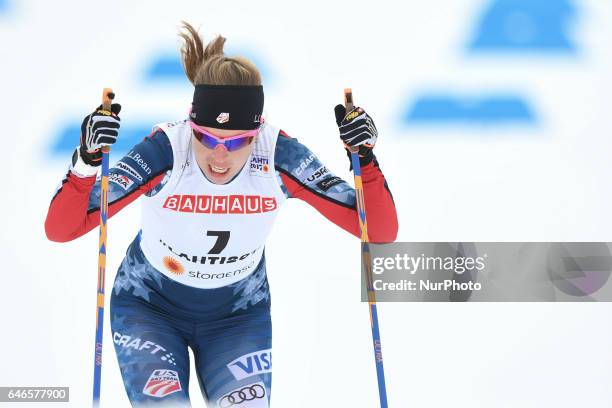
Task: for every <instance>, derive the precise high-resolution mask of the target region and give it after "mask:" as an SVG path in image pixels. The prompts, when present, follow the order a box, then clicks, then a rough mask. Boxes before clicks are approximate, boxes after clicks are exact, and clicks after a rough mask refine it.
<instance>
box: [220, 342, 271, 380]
mask: <svg viewBox="0 0 612 408" xmlns="http://www.w3.org/2000/svg"><path fill="white" fill-rule="evenodd" d="M227 368H228V369H229V370H230V371H231V373H232V375H233V376H234V378H235V379H236V380H242V379H245V378H247V377H251V376H253V375H256V374H264V373H269V372H271V371H272V349H266V350H259V351H256V352H254V353H250V354H245V355H244V356H242V357H238V358H237V359H236V360H234V361H232V362H231V363H229V364H228V365H227Z"/></svg>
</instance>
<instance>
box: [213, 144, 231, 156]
mask: <svg viewBox="0 0 612 408" xmlns="http://www.w3.org/2000/svg"><path fill="white" fill-rule="evenodd" d="M227 154H228V152H227V148H226V147H225V145H223V144H218V145H217V146H215V148H214V150H213V157H214V158H215V159H222V158H225V157H227Z"/></svg>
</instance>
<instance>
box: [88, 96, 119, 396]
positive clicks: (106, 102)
mask: <svg viewBox="0 0 612 408" xmlns="http://www.w3.org/2000/svg"><path fill="white" fill-rule="evenodd" d="M114 98H115V94H114V93H113V90H112V89H110V88H104V91H103V92H102V109H104V110H105V111H108V112H109V114H110V112H111V103H112V100H113V99H114ZM109 153H110V147H109V146H103V147H102V179H101V182H100V183H101V184H100V187H101V188H100V238H99V241H98V243H99V244H98V248H99V252H98V290H97V299H96V343H95V351H94V378H93V404H92V406H93V407H94V408H97V407H99V406H100V385H101V382H102V340H103V329H104V282H105V279H106V249H107V246H106V232H107V228H106V221H107V219H108V160H109Z"/></svg>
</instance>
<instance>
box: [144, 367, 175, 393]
mask: <svg viewBox="0 0 612 408" xmlns="http://www.w3.org/2000/svg"><path fill="white" fill-rule="evenodd" d="M181 389H182V388H181V382H180V380H179V376H178V373H177V372H176V371H173V370H155V371H153V373H151V376H150V377H149V381H147V383H146V384H145V386H144V389H143V390H142V392H143V393H144V394H145V395H150V396H151V397H156V398H163V397H165V396H167V395H170V394H172V393H174V392H177V391H180V390H181Z"/></svg>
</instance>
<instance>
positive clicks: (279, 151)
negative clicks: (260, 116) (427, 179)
mask: <svg viewBox="0 0 612 408" xmlns="http://www.w3.org/2000/svg"><path fill="white" fill-rule="evenodd" d="M274 163H275V168H276V170H277V171H278V172H279V174H280V179H281V182H282V185H283V187H284V189H286V190H287V196H288V197H295V198H299V199H301V200H303V201H305V202H307V203H308V204H310V205H311V206H312V207H314V208H315V209H316V210H317V211H319V212H320V213H321V214H323V215H324V216H325V217H326V218H327V219H329V220H330V221H332V222H333V223H334V224H336V225H338V226H339V227H341V228H343V229H345V230H346V231H348V232H350V233H351V234H353V235H355V236H357V237H360V236H361V233H360V230H359V219H358V217H357V209H356V203H355V190H354V189H353V188H352V187H351V186H350V185H349V184H348V183H347V182H346V181H344V180H342V179H341V178H340V177H337V176H335V175H334V174H333V173H332V172H330V171H329V169H327V167H326V166H325V165H323V164H322V163H321V162H320V161H319V159H318V158H317V157H316V156H315V155H314V154H313V153H312V152H311V151H310V150H309V149H308V148H307V147H305V146H304V145H302V144H301V143H299V142H298V141H297V139H293V138H291V137H289V136H288V135H287V134H286V133H285V132H283V131H281V132H280V134H279V136H278V141H277V142H276V151H275V155H274ZM361 174H362V182H363V194H364V200H365V207H366V212H367V219H368V234H369V238H370V242H392V241H394V240H395V238H396V236H397V230H398V222H397V212H396V210H395V204H394V203H393V197H392V196H391V191H390V190H389V186H388V185H387V182H386V180H385V176H384V175H383V173H382V171H381V170H380V167H379V166H378V162H377V161H376V159H373V160H372V161H371V162H370V163H369V164H367V165H365V166H363V167H362V169H361Z"/></svg>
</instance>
